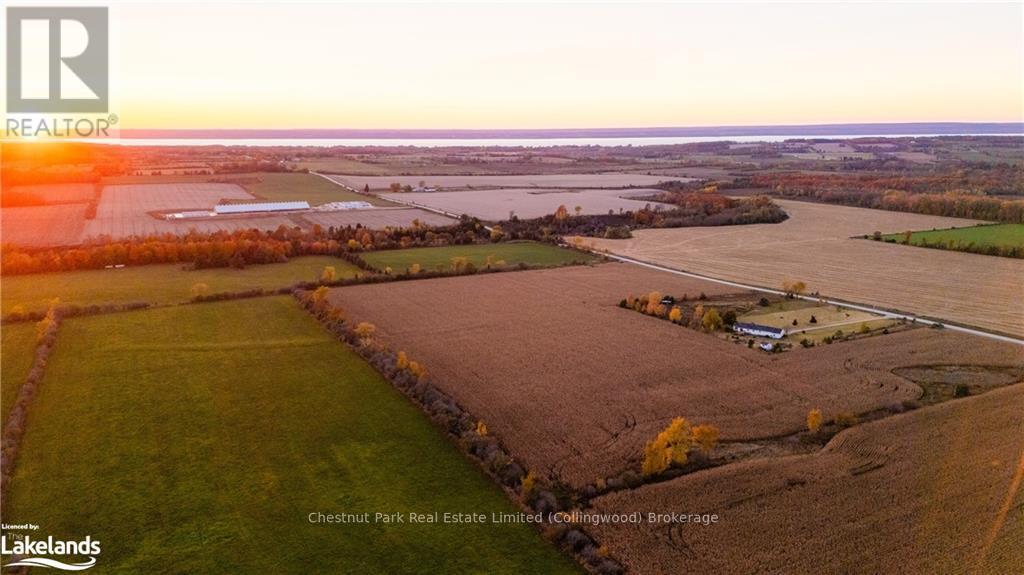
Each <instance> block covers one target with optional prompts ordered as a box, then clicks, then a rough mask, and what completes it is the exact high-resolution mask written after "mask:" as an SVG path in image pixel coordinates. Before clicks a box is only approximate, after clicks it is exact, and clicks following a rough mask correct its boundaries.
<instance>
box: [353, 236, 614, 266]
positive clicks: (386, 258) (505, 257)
mask: <svg viewBox="0 0 1024 575" xmlns="http://www.w3.org/2000/svg"><path fill="white" fill-rule="evenodd" d="M361 255H362V258H363V259H364V260H365V261H366V263H368V264H370V265H371V266H373V267H374V268H376V269H377V270H384V268H388V267H390V268H391V269H392V270H394V271H395V272H396V273H402V272H404V270H406V269H408V268H409V267H411V266H412V265H413V264H419V265H420V268H421V269H423V270H433V269H436V268H438V267H444V268H448V267H450V266H451V263H452V258H456V257H464V258H467V259H469V261H470V262H472V263H473V265H474V266H476V267H478V268H482V267H484V266H486V265H487V264H488V263H490V264H491V265H497V262H499V261H504V262H505V265H507V266H515V265H518V264H520V263H523V264H528V265H531V266H560V265H565V264H570V263H573V262H591V261H596V259H597V258H596V257H595V256H592V255H590V254H587V253H583V252H578V251H574V250H570V249H566V248H559V247H556V246H552V245H549V244H541V243H537V242H504V243H499V244H485V245H466V246H445V247H441V248H411V249H407V250H384V251H379V252H366V253H363V254H361ZM488 258H490V261H488Z"/></svg>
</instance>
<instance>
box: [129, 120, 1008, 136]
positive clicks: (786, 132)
mask: <svg viewBox="0 0 1024 575" xmlns="http://www.w3.org/2000/svg"><path fill="white" fill-rule="evenodd" d="M966 134H970V135H1022V134H1024V123H1022V122H908V123H866V124H810V125H778V126H771V125H762V126H691V127H654V128H564V129H482V130H475V129H474V130H465V129H453V130H449V129H411V130H407V129H258V128H257V129H195V130H191V129H182V130H178V129H150V130H147V129H125V130H121V132H120V137H121V138H122V139H142V140H152V139H157V140H163V139H203V140H209V139H217V140H234V139H237V140H251V139H261V140H262V139H286V140H301V139H313V140H334V139H366V140H373V139H387V140H421V139H430V140H475V139H480V140H488V139H501V140H518V139H588V138H703V137H710V138H725V137H752V136H776V137H777V136H790V137H805V138H806V137H822V138H825V137H851V136H864V137H869V136H878V137H894V136H925V135H927V136H946V135H948V136H956V135H966Z"/></svg>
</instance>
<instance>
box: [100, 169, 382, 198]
mask: <svg viewBox="0 0 1024 575" xmlns="http://www.w3.org/2000/svg"><path fill="white" fill-rule="evenodd" d="M213 181H218V182H227V183H231V182H235V183H237V184H238V185H240V186H242V187H243V188H245V189H246V190H248V192H249V193H251V194H252V195H254V196H256V197H257V198H259V199H261V200H265V201H268V202H285V201H302V200H306V201H308V202H309V205H311V206H318V205H320V204H326V203H328V202H351V201H363V202H370V203H371V204H373V205H375V206H394V205H395V204H394V203H392V202H389V201H387V200H383V199H381V198H377V197H372V196H364V195H363V194H357V193H354V192H350V191H348V190H346V189H345V188H343V187H341V186H339V185H338V184H335V183H333V182H329V181H327V179H325V178H322V177H320V176H317V175H315V174H306V173H287V172H260V173H255V174H216V175H180V174H167V175H158V176H116V177H109V178H104V180H103V183H104V184H107V185H113V184H184V183H202V182H213Z"/></svg>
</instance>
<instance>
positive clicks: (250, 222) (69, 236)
mask: <svg viewBox="0 0 1024 575" xmlns="http://www.w3.org/2000/svg"><path fill="white" fill-rule="evenodd" d="M242 176H250V177H242ZM212 177H213V176H195V175H192V176H127V177H122V178H117V179H114V181H146V182H150V183H134V184H132V183H126V184H116V185H106V186H105V187H104V188H103V191H102V193H101V196H100V201H99V204H98V206H97V209H96V217H95V218H94V219H89V220H87V219H85V216H86V210H87V204H86V203H76V204H55V205H48V206H31V207H15V208H4V209H3V212H2V214H0V216H2V219H3V221H2V223H3V232H4V242H6V243H11V244H14V245H18V246H24V247H50V246H68V245H77V244H80V243H82V242H83V241H86V240H92V239H96V238H101V237H110V238H113V239H126V238H130V237H133V236H137V237H143V236H151V235H160V234H174V235H183V234H186V233H188V232H189V231H191V230H196V231H199V232H206V233H213V232H218V231H226V232H232V231H237V230H246V229H259V230H264V231H273V230H276V229H277V228H278V227H280V226H285V227H301V228H305V229H309V228H312V227H313V226H314V225H316V224H319V225H321V226H323V227H330V226H350V225H351V226H355V225H362V226H364V227H368V228H371V229H380V228H385V227H409V226H412V225H413V222H414V221H417V220H418V221H419V222H421V223H423V224H427V225H447V224H450V223H452V220H451V219H450V218H447V217H445V216H442V215H439V214H435V213H432V212H428V211H425V210H420V209H416V208H407V207H393V208H378V209H366V210H343V211H331V212H302V213H287V214H260V215H242V216H229V217H223V216H222V217H217V218H203V219H187V220H177V221H167V220H163V219H159V218H158V217H154V214H159V213H161V212H169V211H180V210H202V209H210V208H212V207H213V206H215V205H217V204H218V203H220V202H221V201H235V202H252V201H257V200H258V199H267V200H283V199H298V196H297V195H292V194H298V193H299V192H300V191H301V190H302V189H304V188H303V186H305V185H307V184H315V186H314V187H313V188H312V189H313V191H315V192H316V195H315V197H313V196H311V197H312V198H313V200H314V201H313V203H323V202H326V201H346V200H353V199H360V200H366V201H370V202H371V203H374V204H378V205H386V206H395V205H396V204H393V203H391V202H388V201H386V200H380V199H376V198H371V197H369V196H364V195H362V194H354V193H352V192H349V191H347V190H345V189H344V188H343V187H342V186H339V185H336V184H332V183H331V182H329V181H327V180H325V179H323V178H321V177H319V176H315V175H312V174H259V177H260V180H259V182H258V183H252V182H250V181H249V180H252V179H253V177H251V175H246V174H243V175H241V176H238V177H239V178H240V179H239V180H238V181H239V182H244V183H243V184H234V183H217V182H204V181H201V180H202V179H203V178H207V179H209V178H212ZM293 177H302V178H303V182H304V183H302V182H298V181H292V178H293ZM197 180H199V181H197ZM153 181H158V182H162V183H152V182H153ZM278 182H282V183H280V185H279V184H278ZM242 185H246V186H248V187H251V188H252V189H254V190H260V194H261V198H257V197H255V196H253V195H252V194H251V193H250V192H249V191H246V189H244V188H243V187H241V186H242ZM273 190H278V191H277V192H274V191H273ZM355 196H358V198H356V197H355Z"/></svg>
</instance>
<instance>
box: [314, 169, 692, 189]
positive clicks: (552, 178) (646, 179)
mask: <svg viewBox="0 0 1024 575" xmlns="http://www.w3.org/2000/svg"><path fill="white" fill-rule="evenodd" d="M328 177H329V178H331V179H332V180H334V181H336V182H340V183H342V184H345V185H346V186H349V187H351V188H355V189H357V190H360V191H362V190H364V189H365V188H366V186H369V187H370V190H371V191H382V190H387V189H389V188H390V186H391V184H393V183H398V184H401V185H402V186H412V187H414V188H415V187H417V186H419V185H420V182H423V183H424V184H425V185H426V186H427V187H436V188H440V189H445V190H458V189H470V188H625V187H627V186H653V185H654V184H657V183H659V182H663V181H665V180H669V179H671V180H679V179H683V180H685V179H686V178H674V177H672V178H670V177H665V176H650V175H647V174H628V173H621V174H538V175H529V176H524V175H495V176H447V175H443V176H356V175H339V174H330V175H328Z"/></svg>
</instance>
